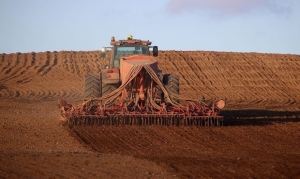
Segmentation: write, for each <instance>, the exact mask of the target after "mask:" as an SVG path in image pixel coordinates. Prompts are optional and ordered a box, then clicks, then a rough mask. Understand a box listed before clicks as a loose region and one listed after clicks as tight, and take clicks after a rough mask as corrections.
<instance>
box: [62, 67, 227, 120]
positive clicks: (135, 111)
mask: <svg viewBox="0 0 300 179" xmlns="http://www.w3.org/2000/svg"><path fill="white" fill-rule="evenodd" d="M141 77H142V78H145V79H142V80H141ZM144 80H145V81H147V82H144ZM140 82H142V83H140ZM136 85H137V86H139V87H140V85H143V87H142V88H143V91H142V94H141V93H140V92H141V91H137V90H135V88H134V86H136ZM156 85H158V86H159V89H160V90H161V91H162V92H163V94H164V99H159V100H160V101H159V102H157V99H156V98H155V96H156V95H155V93H156V92H157V91H155V89H158V88H156V87H155V86H156ZM124 94H126V95H125V96H124ZM141 98H142V99H141ZM178 100H182V101H186V106H184V105H181V104H180V103H178ZM167 101H168V102H167ZM224 106H225V101H223V100H220V101H218V102H216V103H212V104H211V105H207V104H205V103H203V102H200V101H196V100H194V99H188V98H182V97H181V96H180V95H178V94H174V93H171V92H169V90H168V89H167V88H166V87H165V86H164V85H163V83H162V82H161V81H160V79H159V78H158V76H157V75H156V73H155V72H154V70H153V69H152V68H151V67H150V65H148V64H146V65H136V66H132V68H131V70H130V71H129V73H128V75H127V78H126V79H125V80H124V82H123V84H122V85H121V86H120V87H119V88H118V89H116V90H115V91H113V92H112V93H110V94H108V95H106V96H103V97H99V98H94V99H89V100H87V101H85V102H83V103H82V104H80V105H77V106H76V105H74V106H73V105H70V104H67V102H66V101H65V100H60V101H59V107H60V109H61V116H62V117H63V118H64V120H65V121H67V123H68V124H69V125H166V126H190V125H196V126H222V125H223V116H219V112H220V109H222V108H223V107H224Z"/></svg>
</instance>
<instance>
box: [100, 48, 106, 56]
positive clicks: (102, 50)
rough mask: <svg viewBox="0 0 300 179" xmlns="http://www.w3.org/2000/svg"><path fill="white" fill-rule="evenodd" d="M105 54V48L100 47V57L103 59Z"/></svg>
mask: <svg viewBox="0 0 300 179" xmlns="http://www.w3.org/2000/svg"><path fill="white" fill-rule="evenodd" d="M106 52H107V49H106V47H102V49H101V57H105V56H106Z"/></svg>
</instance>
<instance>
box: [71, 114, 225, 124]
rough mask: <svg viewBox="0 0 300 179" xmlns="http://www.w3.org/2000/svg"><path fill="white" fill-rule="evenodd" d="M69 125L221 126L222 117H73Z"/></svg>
mask: <svg viewBox="0 0 300 179" xmlns="http://www.w3.org/2000/svg"><path fill="white" fill-rule="evenodd" d="M67 122H68V124H69V125H71V126H72V125H104V126H118V125H121V126H125V125H128V126H130V125H138V126H142V125H146V126H147V125H162V126H223V116H216V117H211V116H209V117H208V116H192V117H185V116H159V115H158V116H140V115H133V116H129V115H128V116H124V115H122V116H121V115H116V116H92V115H90V116H73V117H70V118H69V119H68V120H67Z"/></svg>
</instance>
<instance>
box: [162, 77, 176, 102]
mask: <svg viewBox="0 0 300 179" xmlns="http://www.w3.org/2000/svg"><path fill="white" fill-rule="evenodd" d="M163 83H164V85H165V87H166V88H167V90H168V91H169V92H170V93H171V100H172V101H175V102H177V103H179V99H177V98H174V97H172V93H174V94H177V95H179V78H178V76H177V75H174V74H165V75H164V77H163ZM165 100H166V102H170V101H169V100H168V99H165Z"/></svg>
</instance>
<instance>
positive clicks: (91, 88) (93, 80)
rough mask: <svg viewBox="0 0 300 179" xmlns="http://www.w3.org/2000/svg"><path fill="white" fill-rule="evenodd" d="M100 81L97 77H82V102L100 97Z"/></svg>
mask: <svg viewBox="0 0 300 179" xmlns="http://www.w3.org/2000/svg"><path fill="white" fill-rule="evenodd" d="M100 85H101V84H100V79H99V77H98V75H85V77H84V101H86V100H87V99H91V98H98V97H101V88H100Z"/></svg>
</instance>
